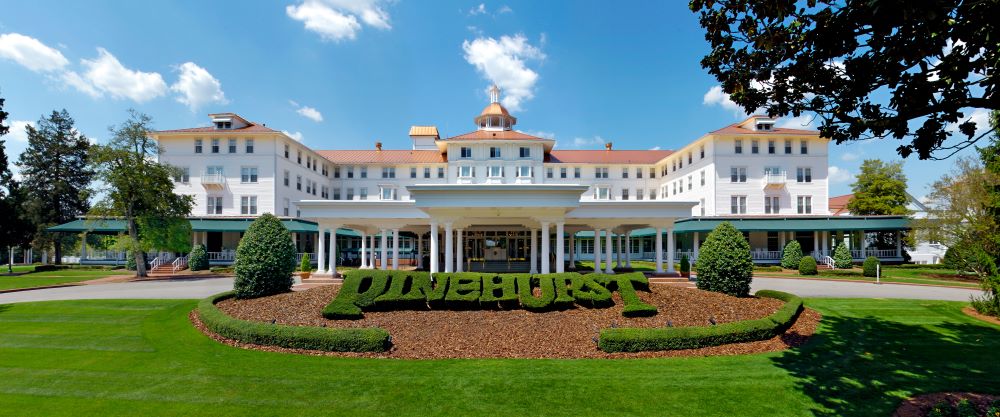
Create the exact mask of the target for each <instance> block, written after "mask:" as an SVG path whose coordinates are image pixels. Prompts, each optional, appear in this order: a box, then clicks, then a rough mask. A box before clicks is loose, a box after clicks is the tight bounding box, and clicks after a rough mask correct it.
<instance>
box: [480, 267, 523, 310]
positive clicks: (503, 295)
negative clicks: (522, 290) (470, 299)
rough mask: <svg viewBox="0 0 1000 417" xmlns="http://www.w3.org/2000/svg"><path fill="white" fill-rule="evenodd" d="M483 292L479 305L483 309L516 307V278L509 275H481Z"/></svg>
mask: <svg viewBox="0 0 1000 417" xmlns="http://www.w3.org/2000/svg"><path fill="white" fill-rule="evenodd" d="M482 278H483V292H482V294H481V295H480V296H479V303H480V304H483V305H484V307H493V306H497V307H511V306H516V305H517V278H515V277H514V276H512V275H510V274H501V275H496V274H482Z"/></svg>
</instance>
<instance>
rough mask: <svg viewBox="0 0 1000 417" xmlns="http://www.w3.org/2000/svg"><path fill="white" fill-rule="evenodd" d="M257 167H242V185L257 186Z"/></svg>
mask: <svg viewBox="0 0 1000 417" xmlns="http://www.w3.org/2000/svg"><path fill="white" fill-rule="evenodd" d="M257 174H258V171H257V167H240V183H241V184H256V183H257V180H258V175H257Z"/></svg>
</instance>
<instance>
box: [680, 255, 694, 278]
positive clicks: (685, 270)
mask: <svg viewBox="0 0 1000 417" xmlns="http://www.w3.org/2000/svg"><path fill="white" fill-rule="evenodd" d="M680 270H681V274H682V275H687V274H689V273H691V260H690V259H688V256H687V255H681V268H680Z"/></svg>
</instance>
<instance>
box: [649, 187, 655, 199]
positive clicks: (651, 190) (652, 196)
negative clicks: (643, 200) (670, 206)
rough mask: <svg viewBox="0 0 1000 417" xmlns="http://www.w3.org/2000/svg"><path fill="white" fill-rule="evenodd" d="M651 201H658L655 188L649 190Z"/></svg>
mask: <svg viewBox="0 0 1000 417" xmlns="http://www.w3.org/2000/svg"><path fill="white" fill-rule="evenodd" d="M649 199H650V200H655V199H656V189H655V188H650V189H649Z"/></svg>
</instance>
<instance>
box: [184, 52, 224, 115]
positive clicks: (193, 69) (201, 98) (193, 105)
mask: <svg viewBox="0 0 1000 417" xmlns="http://www.w3.org/2000/svg"><path fill="white" fill-rule="evenodd" d="M178 69H179V70H180V72H181V75H180V77H179V78H178V80H177V82H176V83H174V85H172V86H170V90H172V91H174V92H177V93H179V94H180V95H179V96H178V97H177V101H178V102H180V103H182V104H184V105H187V106H188V108H190V109H191V111H196V110H198V108H199V107H201V106H203V105H205V104H209V103H217V104H229V100H226V94H225V93H223V92H222V83H220V82H219V80H218V79H216V78H215V77H213V76H212V74H210V73H209V72H208V71H207V70H205V69H204V68H202V67H199V66H198V65H197V64H195V63H194V62H185V63H183V64H181V65H180V67H178Z"/></svg>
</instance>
